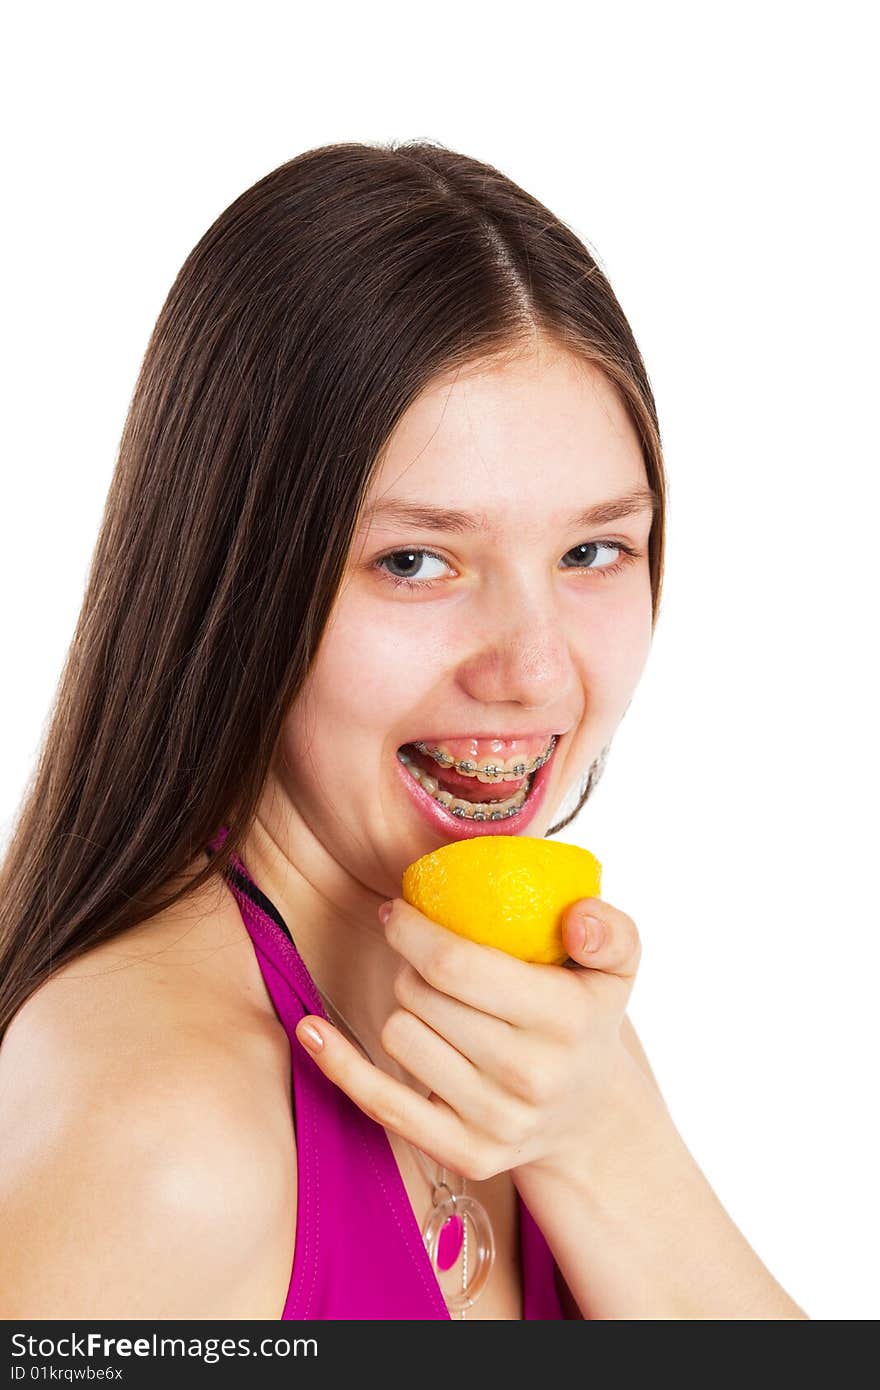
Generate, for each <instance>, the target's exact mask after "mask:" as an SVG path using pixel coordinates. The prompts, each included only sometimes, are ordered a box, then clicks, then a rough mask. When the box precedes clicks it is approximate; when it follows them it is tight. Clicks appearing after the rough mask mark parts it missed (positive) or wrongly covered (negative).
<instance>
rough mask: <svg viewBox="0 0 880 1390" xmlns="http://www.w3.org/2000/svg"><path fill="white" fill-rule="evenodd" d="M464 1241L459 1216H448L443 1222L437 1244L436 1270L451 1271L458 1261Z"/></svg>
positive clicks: (462, 1227) (461, 1222)
mask: <svg viewBox="0 0 880 1390" xmlns="http://www.w3.org/2000/svg"><path fill="white" fill-rule="evenodd" d="M463 1240H464V1222H463V1221H462V1219H461V1217H460V1216H450V1218H449V1220H448V1221H446V1222H444V1224H443V1229H442V1231H441V1232H440V1239H439V1240H438V1242H437V1268H438V1269H451V1268H452V1266H453V1265H454V1264H455V1261H456V1260H457V1259H458V1256H459V1253H460V1251H461V1246H462V1241H463Z"/></svg>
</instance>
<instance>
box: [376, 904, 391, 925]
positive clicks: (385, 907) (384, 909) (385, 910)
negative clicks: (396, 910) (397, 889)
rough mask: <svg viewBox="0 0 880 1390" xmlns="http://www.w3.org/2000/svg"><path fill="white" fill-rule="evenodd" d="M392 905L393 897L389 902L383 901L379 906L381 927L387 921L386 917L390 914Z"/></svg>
mask: <svg viewBox="0 0 880 1390" xmlns="http://www.w3.org/2000/svg"><path fill="white" fill-rule="evenodd" d="M393 907H394V899H393V898H392V899H391V901H390V902H387V903H383V904H382V906H381V907H380V908H379V921H380V922H381V923H382V926H383V927H384V925H385V923H386V922H387V921H388V918H389V917H390V916H391V911H392V909H393Z"/></svg>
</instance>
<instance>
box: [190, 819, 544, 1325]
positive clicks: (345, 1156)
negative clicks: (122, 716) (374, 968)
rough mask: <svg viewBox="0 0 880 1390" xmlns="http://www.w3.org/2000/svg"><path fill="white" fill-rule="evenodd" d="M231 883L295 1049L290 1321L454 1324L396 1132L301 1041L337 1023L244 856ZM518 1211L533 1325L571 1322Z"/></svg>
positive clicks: (235, 860)
mask: <svg viewBox="0 0 880 1390" xmlns="http://www.w3.org/2000/svg"><path fill="white" fill-rule="evenodd" d="M227 833H228V831H227V828H226V827H225V826H224V827H223V828H222V829H221V830H220V831H218V833H217V835H215V837H214V839H213V840H212V841H211V843H210V845H209V846H208V852H209V853H212V852H214V851H215V850H216V849H217V848H218V847H219V846H220V845H222V843H223V841H224V839H225V838H226V835H227ZM226 880H227V883H228V884H229V887H230V889H231V890H232V892H233V893H234V895H235V898H236V900H237V902H238V905H239V908H240V910H241V915H242V920H243V921H244V924H245V926H246V927H247V930H248V933H249V935H250V938H251V941H252V942H253V946H254V950H255V952H256V956H257V960H258V962H259V966H260V970H261V971H262V975H263V979H264V980H265V982H266V988H267V989H268V991H269V995H270V997H271V999H272V1003H273V1004H274V1006H275V1012H276V1013H277V1015H278V1018H279V1020H280V1022H281V1024H282V1025H283V1027H284V1031H285V1032H286V1033H287V1036H288V1038H289V1039H290V1058H291V1069H292V1074H293V1087H292V1095H293V1106H294V1116H295V1128H296V1154H297V1164H298V1177H297V1192H298V1200H297V1214H296V1242H295V1248H294V1258H293V1268H292V1270H291V1274H290V1285H289V1287H288V1290H287V1298H286V1300H285V1303H284V1311H283V1313H282V1314H281V1316H282V1318H285V1319H289V1318H293V1319H298V1320H299V1319H309V1318H321V1319H349V1320H371V1321H373V1320H384V1319H396V1320H409V1319H416V1318H418V1319H426V1318H447V1319H448V1318H449V1316H450V1314H449V1309H448V1308H447V1306H446V1302H445V1299H444V1298H443V1293H442V1291H441V1288H440V1285H439V1283H438V1281H437V1276H436V1275H435V1273H434V1270H433V1268H432V1267H431V1261H430V1259H429V1256H428V1252H427V1250H426V1248H425V1244H424V1241H423V1238H422V1233H421V1230H420V1229H419V1226H418V1223H417V1221H416V1218H415V1215H414V1213H413V1209H412V1206H411V1204H410V1200H409V1195H408V1193H407V1191H406V1188H405V1186H404V1183H403V1179H402V1177H401V1175H400V1170H399V1168H398V1166H397V1160H396V1159H395V1157H394V1151H393V1150H392V1148H391V1145H390V1143H389V1142H388V1136H387V1134H386V1133H385V1130H384V1129H383V1128H382V1126H381V1125H380V1124H378V1123H377V1122H376V1121H375V1120H372V1119H370V1117H369V1116H368V1115H365V1114H364V1112H363V1111H362V1110H361V1109H360V1108H359V1107H358V1106H357V1105H355V1103H354V1101H353V1100H351V1098H350V1097H349V1096H347V1095H346V1094H345V1092H344V1091H342V1090H341V1089H340V1088H339V1087H338V1086H335V1085H334V1084H333V1082H332V1081H330V1080H328V1078H327V1077H326V1076H324V1073H323V1072H322V1071H321V1069H320V1067H319V1066H318V1064H317V1063H316V1062H315V1060H314V1059H313V1058H312V1057H310V1056H309V1054H308V1053H307V1052H306V1051H305V1049H304V1048H303V1047H302V1045H301V1043H300V1042H299V1041H298V1040H297V1038H296V1037H295V1036H294V1031H295V1029H296V1025H297V1023H298V1022H299V1020H300V1019H301V1018H304V1017H305V1015H306V1014H315V1015H316V1016H317V1017H318V1018H327V1014H326V1013H325V1011H324V1008H323V1006H322V1003H321V998H320V996H319V994H318V992H317V990H316V988H315V985H314V982H313V980H312V977H311V975H310V974H309V972H308V970H307V969H306V966H305V962H304V961H303V959H302V957H301V956H300V954H299V952H298V951H297V949H296V946H295V944H294V941H293V937H292V936H291V934H290V931H289V930H288V927H287V925H286V923H285V922H284V920H283V918H282V916H281V914H280V913H279V911H278V909H277V908H276V907H275V905H274V904H273V903H272V902H270V900H269V899H268V898H267V897H266V895H265V894H264V893H262V892H261V890H260V889H259V888H258V887H257V885H256V883H255V882H254V880H253V879H252V878H251V876H250V874H249V873H248V871H247V869H246V868H245V866H244V863H243V862H242V860H241V859H240V858H239V857H238V856H237V855H233V857H232V860H231V863H230V867H229V869H228V870H227V873H226ZM329 1021H330V1020H328V1022H329ZM517 1211H518V1214H519V1241H520V1262H521V1267H522V1279H523V1318H529V1319H545V1320H546V1319H557V1318H564V1317H565V1314H564V1313H563V1311H562V1307H561V1305H560V1302H559V1295H558V1293H557V1290H556V1284H555V1281H554V1272H555V1264H554V1260H553V1254H552V1251H551V1250H550V1247H549V1246H548V1244H547V1242H546V1240H545V1239H544V1236H543V1235H542V1233H541V1230H540V1229H539V1227H538V1225H537V1223H536V1222H535V1220H534V1218H533V1217H532V1215H531V1213H530V1211H529V1210H528V1208H527V1206H526V1204H525V1202H524V1201H523V1200H522V1197H521V1196H520V1195H519V1193H517Z"/></svg>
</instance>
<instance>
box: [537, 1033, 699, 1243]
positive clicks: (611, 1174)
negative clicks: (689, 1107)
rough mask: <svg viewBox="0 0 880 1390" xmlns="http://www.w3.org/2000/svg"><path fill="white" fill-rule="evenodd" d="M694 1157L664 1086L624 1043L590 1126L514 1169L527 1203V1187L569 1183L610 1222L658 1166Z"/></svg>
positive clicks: (643, 1185) (613, 1062) (625, 1209)
mask: <svg viewBox="0 0 880 1390" xmlns="http://www.w3.org/2000/svg"><path fill="white" fill-rule="evenodd" d="M688 1161H689V1162H690V1163H691V1164H693V1159H692V1158H691V1155H690V1153H689V1151H688V1150H687V1148H686V1147H685V1145H684V1142H683V1140H682V1139H681V1136H680V1135H679V1133H678V1130H677V1129H676V1128H675V1125H674V1124H673V1121H672V1117H671V1115H670V1114H669V1110H668V1109H667V1106H666V1103H665V1101H664V1100H663V1097H662V1096H661V1094H660V1092H659V1090H658V1089H657V1087H656V1085H655V1084H654V1082H653V1080H650V1079H649V1078H648V1077H647V1076H646V1075H645V1073H644V1071H643V1070H642V1069H641V1068H640V1067H639V1065H638V1064H637V1062H636V1061H635V1060H634V1058H633V1057H632V1055H631V1054H630V1053H629V1052H628V1051H627V1049H626V1048H625V1047H623V1046H622V1045H621V1046H620V1047H619V1048H618V1049H617V1050H616V1051H615V1054H614V1057H613V1060H612V1063H611V1065H610V1068H609V1071H608V1081H607V1084H606V1086H605V1087H604V1089H603V1102H602V1105H601V1107H599V1106H597V1107H596V1108H595V1109H594V1111H593V1112H592V1114H591V1115H590V1117H589V1125H588V1128H587V1129H586V1130H585V1131H584V1132H583V1133H582V1134H580V1135H579V1136H578V1137H577V1138H576V1139H574V1140H573V1141H572V1142H571V1144H570V1145H569V1146H568V1147H567V1148H565V1149H563V1150H558V1151H556V1152H554V1153H551V1154H547V1155H545V1156H544V1157H542V1158H540V1159H537V1160H535V1161H534V1162H533V1163H528V1164H525V1165H523V1167H521V1168H517V1169H514V1174H513V1175H514V1180H515V1182H516V1186H517V1188H518V1189H519V1190H520V1192H521V1193H522V1195H523V1197H524V1198H525V1201H526V1203H527V1205H530V1202H529V1196H528V1195H527V1190H531V1191H532V1194H533V1197H534V1196H535V1194H536V1192H537V1191H538V1190H539V1189H540V1188H541V1187H542V1186H544V1185H546V1186H547V1187H548V1188H550V1189H553V1190H556V1191H558V1190H559V1187H560V1186H563V1187H565V1188H567V1189H569V1190H570V1191H571V1192H572V1194H576V1195H577V1197H578V1199H579V1200H580V1201H582V1202H586V1203H587V1204H588V1206H589V1208H590V1209H591V1210H593V1211H594V1212H595V1214H596V1216H597V1217H598V1218H601V1219H603V1220H608V1219H612V1218H614V1217H615V1216H624V1215H625V1213H626V1212H627V1210H628V1209H629V1208H630V1205H631V1202H632V1197H633V1194H634V1193H635V1192H644V1189H645V1186H646V1181H649V1179H650V1175H651V1174H652V1173H654V1172H656V1171H657V1167H658V1164H659V1165H662V1166H663V1167H666V1166H667V1165H669V1164H675V1163H681V1162H688ZM694 1166H695V1165H694Z"/></svg>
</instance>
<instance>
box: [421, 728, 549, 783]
mask: <svg viewBox="0 0 880 1390" xmlns="http://www.w3.org/2000/svg"><path fill="white" fill-rule="evenodd" d="M413 747H414V748H417V749H418V750H419V752H420V753H427V755H428V757H429V758H433V759H434V762H435V763H438V764H439V766H440V767H447V768H448V767H454V768H455V770H456V772H460V773H461V774H462V776H464V777H476V778H477V781H479V782H510V781H513V780H515V779H517V778H519V777H530V776H531V774H532V773H533V772H537V770H538V768H539V767H543V766H544V763H546V762H547V760H548V758H549V757H550V756H551V754H552V752H553V749H554V748H555V747H556V735H555V734H554V735H553V736H552V738H551V739H550V742H549V744H548V746H547V748H546V749H545V750H544V752H543V753H541V754H539V756H538V757H537V758H533V759H532V761H531V762H523V761H522V759H521V758H520V759H513V758H509V759H508V760H507V762H506V763H503V762H499V761H498V760H497V759H487V760H486V761H484V762H481V763H477V762H474V761H473V759H471V758H464V759H462V760H461V761H457V760H456V759H455V758H454V757H453V756H452V754H451V753H450V752H449V751H448V750H447V749H445V748H444V747H443V746H442V745H441V746H440V747H439V748H429V747H428V745H427V743H414V744H413ZM403 756H404V757H405V756H406V755H405V754H404V755H403Z"/></svg>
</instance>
